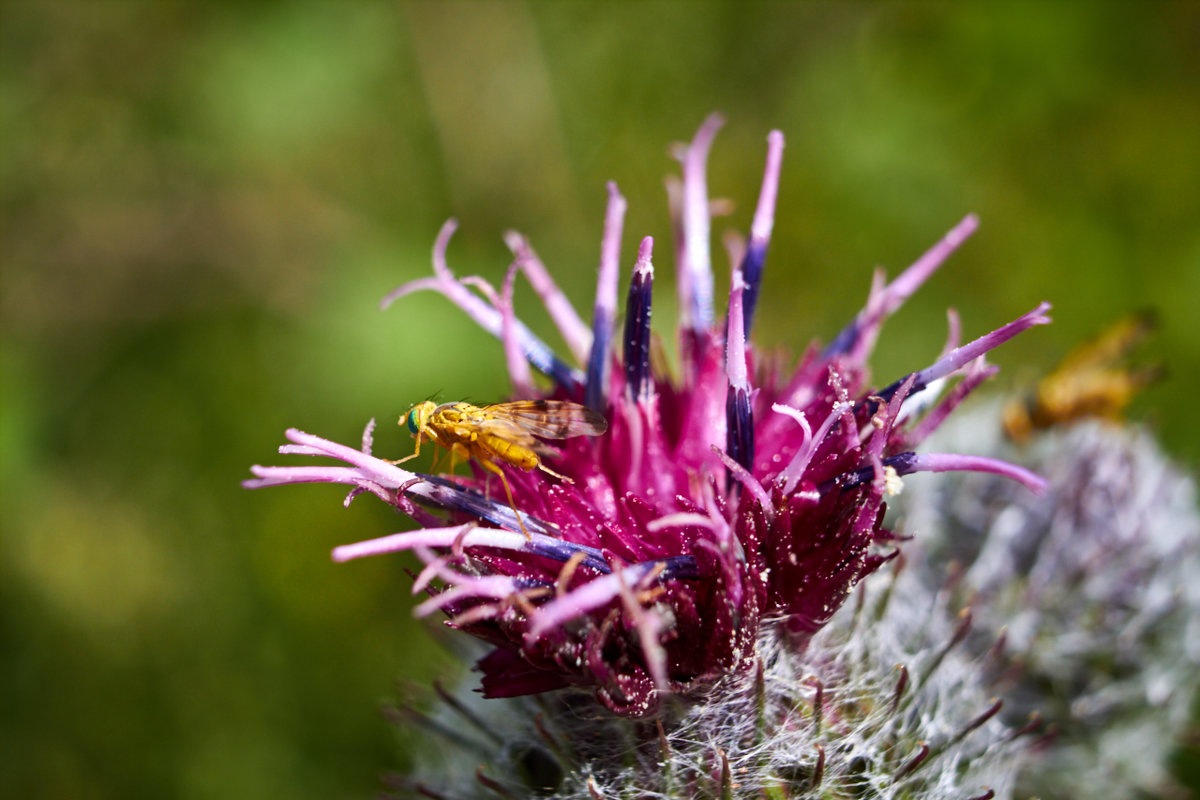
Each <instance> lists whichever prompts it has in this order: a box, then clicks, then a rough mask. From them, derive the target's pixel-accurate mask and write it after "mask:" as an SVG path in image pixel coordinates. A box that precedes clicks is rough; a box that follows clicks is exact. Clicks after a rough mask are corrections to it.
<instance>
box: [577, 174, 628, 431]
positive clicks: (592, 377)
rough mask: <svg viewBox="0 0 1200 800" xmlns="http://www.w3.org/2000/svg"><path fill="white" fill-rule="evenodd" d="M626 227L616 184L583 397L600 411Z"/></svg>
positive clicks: (602, 253) (606, 223)
mask: <svg viewBox="0 0 1200 800" xmlns="http://www.w3.org/2000/svg"><path fill="white" fill-rule="evenodd" d="M624 224H625V198H624V197H622V196H621V193H620V192H618V191H617V185H616V184H615V183H611V182H610V183H609V184H608V211H607V212H606V213H605V216H604V238H603V239H602V240H601V243H600V279H599V280H598V281H597V282H596V306H595V310H594V313H593V315H592V352H591V354H590V355H589V356H588V364H587V385H586V386H585V387H584V394H583V397H584V400H583V404H584V405H585V406H587V407H588V408H591V409H595V410H596V411H600V412H603V411H604V406H605V404H606V402H607V399H606V398H607V395H608V375H609V368H610V362H609V353H610V352H611V349H612V334H613V317H614V316H615V314H616V308H617V276H618V274H619V271H620V262H621V229H622V227H623V226H624Z"/></svg>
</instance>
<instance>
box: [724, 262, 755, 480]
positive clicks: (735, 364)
mask: <svg viewBox="0 0 1200 800" xmlns="http://www.w3.org/2000/svg"><path fill="white" fill-rule="evenodd" d="M745 293H746V282H745V281H744V280H743V279H742V273H741V271H740V270H734V272H733V288H732V289H730V291H729V317H728V325H729V328H728V331H727V333H726V341H725V374H726V375H727V377H728V380H729V389H728V390H727V391H726V394H725V451H726V452H727V453H729V457H730V458H732V459H733V460H734V461H736V462H737V463H739V464H741V465H742V466H743V467H745V468H746V469H747V470H750V469H753V467H754V413H753V411H752V410H751V409H750V381H749V377H748V376H747V371H746V335H745V329H744V328H743V327H742V321H743V320H744V319H745V317H744V314H743V309H744V306H743V302H744V297H745Z"/></svg>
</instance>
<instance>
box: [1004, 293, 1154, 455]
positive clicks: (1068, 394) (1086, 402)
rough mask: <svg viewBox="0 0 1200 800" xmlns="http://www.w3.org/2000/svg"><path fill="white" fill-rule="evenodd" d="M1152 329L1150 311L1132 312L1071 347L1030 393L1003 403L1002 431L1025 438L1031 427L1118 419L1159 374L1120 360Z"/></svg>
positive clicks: (1011, 437)
mask: <svg viewBox="0 0 1200 800" xmlns="http://www.w3.org/2000/svg"><path fill="white" fill-rule="evenodd" d="M1153 328H1154V320H1153V317H1152V315H1151V314H1150V313H1148V312H1143V313H1140V314H1132V315H1130V316H1127V317H1123V318H1122V319H1119V320H1117V321H1116V322H1115V323H1113V324H1112V325H1111V326H1109V327H1108V328H1106V329H1105V330H1104V331H1102V332H1101V333H1100V334H1099V335H1098V336H1096V337H1095V338H1094V339H1092V340H1090V341H1087V342H1084V343H1083V344H1082V345H1080V346H1079V347H1077V348H1075V349H1074V350H1072V351H1071V352H1070V353H1068V354H1067V357H1066V358H1064V359H1063V360H1062V363H1060V364H1059V365H1058V366H1057V367H1055V368H1054V370H1053V371H1052V372H1051V373H1050V374H1049V375H1047V376H1046V377H1044V378H1042V379H1041V380H1040V381H1038V384H1037V386H1036V387H1035V388H1034V391H1033V393H1032V394H1031V395H1030V396H1029V397H1027V398H1024V399H1021V400H1014V401H1012V402H1010V403H1009V404H1008V405H1007V406H1006V407H1005V409H1004V432H1005V433H1006V434H1008V437H1009V438H1010V439H1012V440H1013V441H1015V442H1024V441H1026V440H1027V439H1028V438H1029V436H1030V435H1031V434H1032V433H1033V431H1035V430H1040V429H1044V428H1050V427H1053V426H1055V425H1064V424H1067V423H1070V422H1073V421H1075V420H1077V419H1082V418H1084V417H1101V418H1104V419H1117V418H1119V417H1120V415H1121V412H1122V411H1123V410H1124V409H1125V406H1127V405H1129V402H1130V401H1131V400H1132V399H1133V398H1134V396H1135V395H1136V394H1137V393H1138V391H1140V390H1141V389H1142V388H1143V387H1145V386H1146V384H1148V383H1150V382H1152V381H1153V380H1155V379H1156V378H1158V377H1159V375H1160V374H1161V373H1162V370H1161V368H1160V367H1154V366H1152V367H1142V368H1140V369H1133V368H1131V367H1128V366H1126V365H1123V364H1121V363H1120V362H1121V360H1122V359H1123V358H1124V357H1125V356H1126V355H1128V353H1129V352H1130V351H1131V350H1132V349H1133V347H1134V346H1135V345H1136V344H1137V343H1138V342H1140V341H1141V340H1142V339H1143V338H1145V336H1146V334H1148V333H1149V332H1150V331H1151V330H1152V329H1153Z"/></svg>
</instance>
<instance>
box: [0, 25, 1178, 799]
mask: <svg viewBox="0 0 1200 800" xmlns="http://www.w3.org/2000/svg"><path fill="white" fill-rule="evenodd" d="M713 110H721V111H722V112H724V113H725V115H726V117H727V119H728V123H727V125H726V127H725V129H724V130H723V131H722V132H721V134H720V136H719V137H718V139H717V142H716V146H715V148H714V151H713V155H712V160H711V171H710V175H711V178H710V188H711V190H712V192H713V194H714V195H719V196H728V197H730V198H733V199H734V200H736V201H737V204H738V205H737V208H736V210H735V212H734V213H733V215H732V216H731V217H729V218H726V219H723V220H719V221H718V223H717V224H716V225H715V230H716V231H717V232H720V231H721V230H723V229H724V228H726V227H735V228H738V229H740V230H743V231H744V230H746V228H747V227H748V223H749V218H750V214H751V212H752V210H753V204H754V200H755V197H756V193H757V190H758V184H759V180H760V175H761V169H762V160H763V155H764V149H765V136H766V133H767V131H768V130H769V129H770V128H774V127H778V128H781V129H782V130H783V131H784V132H785V134H786V135H787V151H786V154H785V161H784V172H783V182H782V195H781V198H780V202H779V216H778V223H777V226H776V230H775V238H774V243H773V248H772V252H771V258H770V262H769V265H768V277H767V280H768V289H767V291H766V293H765V295H764V296H763V298H762V301H761V305H760V311H759V320H760V322H759V327H758V331H757V335H758V339H759V341H760V342H762V343H766V344H770V345H786V346H788V347H791V348H793V349H799V348H800V347H802V346H803V345H804V344H806V343H807V342H808V341H809V340H810V339H811V338H812V337H814V336H819V337H824V338H826V339H827V338H828V337H829V336H831V335H832V334H833V333H834V332H835V331H836V330H837V329H838V327H839V326H840V325H841V324H842V323H843V322H844V321H845V320H846V319H848V318H849V316H850V315H851V314H852V313H853V312H854V310H855V309H857V308H858V306H859V304H860V303H861V302H862V300H863V298H864V297H865V294H866V289H867V286H868V283H869V279H870V273H871V269H872V268H873V267H874V266H876V265H884V266H886V267H887V268H888V269H889V270H890V271H891V273H892V274H895V272H896V271H898V270H899V269H901V268H903V267H904V266H906V265H907V264H908V263H909V262H910V261H911V260H912V259H914V258H915V257H916V256H917V255H919V254H920V253H921V252H922V251H923V250H924V249H925V248H926V247H927V246H928V245H930V244H931V243H933V242H934V241H935V240H936V239H937V238H938V237H940V236H941V235H942V234H943V233H944V232H945V231H946V230H947V229H949V228H950V227H951V226H952V225H953V224H954V223H956V222H957V221H958V220H959V219H960V218H961V217H962V216H963V215H964V214H966V213H967V212H972V211H973V212H977V213H978V214H979V215H980V216H981V218H982V228H981V230H980V232H979V233H978V234H977V235H976V236H975V237H974V238H973V239H972V240H971V241H970V242H969V243H968V244H967V246H966V247H965V248H964V249H963V250H962V251H961V252H960V253H959V254H958V255H956V256H955V257H954V258H953V260H952V261H951V262H950V263H949V265H948V266H947V267H946V268H945V269H944V271H943V272H942V273H941V274H939V275H937V276H936V277H935V278H934V279H933V280H932V281H931V282H930V284H929V285H928V286H927V287H926V288H925V289H923V290H922V292H921V293H919V294H918V295H917V296H916V297H915V298H914V299H913V300H912V302H911V303H910V304H909V305H908V306H907V307H906V308H905V309H904V310H902V311H901V313H900V314H899V315H897V318H896V319H895V320H894V321H893V322H892V324H891V325H890V326H889V327H888V328H887V329H886V335H885V338H884V339H883V341H882V342H881V346H880V350H879V353H878V355H877V358H876V361H875V366H876V370H877V376H878V378H879V380H880V381H881V382H885V381H888V380H890V379H891V378H893V377H895V376H897V375H899V374H901V373H902V372H904V371H906V370H910V369H914V368H917V367H920V366H923V365H925V364H926V363H928V362H929V361H930V360H931V359H932V358H933V357H934V356H935V355H936V353H937V351H938V349H939V348H940V346H941V343H942V341H943V338H944V335H945V317H944V309H945V308H946V307H947V306H951V305H952V306H955V307H956V308H958V309H959V311H960V312H961V314H962V317H963V321H964V332H965V335H967V336H968V337H972V336H975V335H978V334H980V333H982V332H984V331H986V330H990V329H992V328H994V327H996V326H997V325H999V324H1000V323H1002V322H1004V321H1007V320H1009V319H1011V318H1013V317H1015V316H1017V315H1018V314H1020V313H1022V312H1024V311H1026V310H1028V309H1029V308H1031V307H1032V306H1033V305H1034V304H1035V303H1037V302H1038V301H1040V300H1043V299H1047V300H1051V301H1053V302H1054V304H1055V311H1054V316H1055V319H1056V322H1055V324H1054V325H1053V326H1051V327H1049V328H1040V329H1037V330H1036V331H1034V332H1031V333H1029V334H1027V335H1025V336H1023V337H1020V338H1019V339H1018V340H1017V341H1014V342H1013V343H1011V344H1009V345H1006V346H1005V347H1004V348H1003V349H1002V350H1001V351H1000V352H998V353H997V354H996V356H995V359H994V360H995V361H996V362H997V363H999V364H1000V365H1001V366H1002V367H1003V368H1004V372H1003V373H1002V377H1001V379H1000V380H999V381H998V382H997V386H998V387H1001V388H1003V387H1005V386H1008V387H1012V386H1016V385H1020V384H1021V382H1022V381H1024V380H1028V379H1029V378H1030V376H1032V375H1035V374H1037V373H1038V371H1039V370H1043V369H1045V368H1047V367H1049V366H1050V365H1052V364H1053V363H1054V362H1055V361H1056V360H1057V359H1058V358H1059V357H1060V356H1061V355H1062V354H1063V353H1064V352H1065V351H1066V350H1067V349H1068V348H1069V347H1070V345H1071V344H1072V343H1074V342H1077V341H1079V340H1080V339H1081V338H1082V337H1085V336H1086V335H1088V334H1090V333H1092V332H1094V331H1095V330H1097V329H1098V328H1100V327H1102V326H1104V325H1105V324H1107V323H1108V322H1110V321H1111V320H1113V319H1114V318H1116V317H1117V316H1119V315H1121V314H1124V313H1126V312H1129V311H1131V310H1134V309H1137V308H1141V307H1147V306H1148V307H1154V308H1156V309H1157V310H1158V312H1159V314H1160V319H1161V321H1162V327H1161V331H1160V332H1159V334H1158V335H1157V336H1156V337H1155V339H1154V340H1153V342H1151V343H1150V344H1149V346H1148V347H1147V348H1146V350H1147V358H1148V359H1150V360H1161V361H1163V362H1165V363H1166V364H1167V365H1168V367H1169V370H1170V377H1169V378H1168V379H1167V380H1166V381H1165V382H1163V383H1162V384H1160V385H1158V386H1155V387H1154V388H1152V389H1151V390H1150V391H1148V392H1147V393H1146V394H1145V395H1144V396H1143V398H1141V400H1140V401H1139V402H1138V405H1137V407H1136V409H1135V416H1137V417H1139V418H1142V419H1146V420H1147V421H1148V422H1149V423H1150V424H1152V425H1153V426H1155V427H1156V428H1157V429H1158V430H1159V431H1160V432H1161V434H1162V437H1163V440H1164V443H1165V445H1166V447H1167V448H1168V449H1169V450H1170V451H1171V452H1172V453H1173V454H1175V455H1176V456H1177V457H1178V458H1180V459H1181V460H1183V461H1184V462H1185V463H1187V464H1189V465H1195V464H1196V463H1197V461H1198V459H1200V426H1197V425H1195V424H1194V423H1193V419H1194V414H1195V405H1196V401H1195V386H1196V383H1195V380H1194V376H1195V375H1196V374H1197V367H1198V365H1200V315H1197V314H1196V313H1195V308H1194V306H1195V304H1196V298H1197V297H1198V296H1200V225H1198V224H1197V211H1198V208H1200V205H1198V203H1197V200H1198V199H1200V189H1197V187H1198V186H1200V147H1198V143H1200V8H1198V7H1197V6H1196V5H1194V4H1179V5H1136V6H1134V5H1127V6H1126V5H1099V4H1077V5H1066V4H1063V5H1056V4H1044V3H1033V4H1015V3H1013V4H1004V5H990V6H975V5H949V4H946V5H939V4H931V3H922V4H905V3H891V4H850V3H836V4H770V5H768V4H739V5H734V4H701V3H666V2H643V3H625V4H591V3H575V4H565V3H564V4H542V5H539V4H519V3H508V4H480V3H460V2H448V3H428V4H416V5H406V4H391V3H375V2H372V3H264V4H259V5H251V6H248V7H243V6H242V5H241V4H234V3H228V4H222V3H209V4H173V3H55V2H49V3H31V4H18V3H8V4H5V5H3V6H2V7H0V203H2V204H3V206H2V219H3V229H2V234H0V258H2V263H3V275H2V277H3V283H2V287H3V288H2V294H0V303H2V306H0V307H2V309H3V313H2V326H3V328H2V330H3V349H2V352H0V368H2V370H3V373H2V380H3V395H2V397H3V416H2V423H0V424H2V438H0V455H2V461H0V490H2V491H3V499H2V513H3V538H2V539H0V594H2V598H0V601H2V605H0V608H2V612H0V613H2V615H3V621H2V623H0V637H2V638H0V647H3V653H2V662H0V663H2V666H0V669H2V673H0V683H2V685H3V691H2V693H0V698H2V703H3V706H2V712H0V775H3V776H4V777H3V778H2V779H0V783H3V784H4V788H5V794H7V795H9V796H13V797H27V796H43V797H74V798H136V797H155V798H157V797H182V798H217V797H220V798H260V797H271V796H273V797H289V798H329V797H362V796H366V795H368V794H370V793H371V792H372V791H374V790H375V788H376V787H377V775H378V773H379V772H381V771H382V770H384V769H388V768H400V769H402V768H403V767H404V765H405V763H406V759H407V758H408V756H407V754H406V747H407V746H408V745H409V744H410V743H411V737H406V736H404V735H402V734H401V735H398V734H396V733H395V732H394V731H393V730H391V729H390V728H389V727H388V726H387V725H386V724H385V723H384V722H383V721H382V720H381V719H380V718H379V716H378V712H377V707H378V703H379V701H380V700H382V699H383V698H386V697H388V696H391V695H393V694H394V691H395V690H394V688H393V680H394V679H395V678H396V677H397V676H403V678H404V679H405V680H409V681H412V682H414V683H415V684H416V685H422V684H424V683H426V682H428V681H429V680H430V679H431V678H432V677H433V676H435V675H437V674H439V673H443V672H447V671H451V670H453V665H454V663H455V661H454V659H453V658H452V657H451V656H449V655H447V654H446V651H445V649H444V648H442V647H440V646H438V645H436V644H434V643H433V642H434V639H435V637H436V636H437V631H436V629H433V630H432V631H431V629H430V627H429V626H424V625H422V624H419V623H417V622H415V621H413V620H412V618H411V614H410V609H411V606H412V601H411V600H410V599H409V597H408V593H409V586H410V581H409V578H408V577H407V576H406V575H405V574H404V567H405V565H406V564H408V563H409V562H407V561H405V560H403V559H401V558H380V559H374V560H369V561H366V562H361V563H353V564H349V565H344V566H336V567H335V566H334V565H332V564H331V563H330V560H329V555H328V552H329V549H330V548H331V547H332V546H334V545H336V544H339V543H344V542H348V541H354V540H358V539H362V538H368V537H371V536H375V535H382V534H385V533H389V532H392V531H394V530H397V529H399V528H400V527H402V525H403V523H402V521H401V520H400V519H399V518H397V517H396V516H394V515H393V514H391V513H389V512H388V511H387V510H386V509H384V508H382V507H381V504H379V503H376V502H374V501H373V500H371V499H364V500H362V501H360V502H359V503H356V504H355V505H354V506H352V507H351V508H350V509H349V510H344V509H343V508H342V506H341V499H342V494H343V493H342V492H341V491H340V490H338V489H335V488H327V487H288V488H283V489H274V490H269V491H264V492H246V491H243V490H242V489H241V488H239V485H238V483H239V481H240V480H241V479H243V478H244V477H246V476H247V474H248V473H247V467H248V466H249V465H250V464H252V463H277V459H278V458H279V457H278V456H276V455H273V453H274V449H275V447H276V446H277V445H278V444H280V443H281V442H282V440H283V430H284V428H286V427H288V426H297V427H300V428H302V429H305V430H308V431H311V432H314V433H320V434H323V435H326V436H329V437H331V438H334V439H338V440H341V441H347V442H355V441H357V439H358V437H359V434H360V431H361V428H362V426H363V424H364V422H365V421H366V420H367V419H369V418H371V417H376V418H378V419H379V420H380V423H381V424H380V431H379V434H378V435H377V437H376V450H377V452H381V453H385V454H386V453H392V454H396V455H400V454H403V453H405V452H407V451H408V448H409V447H411V442H410V440H408V439H407V437H405V436H403V435H402V434H401V432H400V431H399V430H398V429H396V427H395V426H394V424H393V423H394V420H395V419H396V418H397V417H398V416H399V414H401V413H402V412H403V411H405V410H406V409H407V408H408V407H409V405H410V404H411V403H412V402H414V401H416V400H420V399H423V398H425V397H426V396H429V395H431V394H434V393H437V392H440V393H441V396H442V397H445V398H474V399H480V400H486V399H492V398H499V397H501V396H502V395H503V394H504V392H505V391H506V381H505V377H504V369H503V360H502V356H501V351H500V348H499V346H498V345H496V344H495V343H493V342H492V341H491V340H490V339H489V338H488V337H487V336H486V335H485V334H482V333H480V332H478V331H477V330H475V329H474V327H473V326H472V325H471V324H469V323H468V322H467V321H466V320H465V318H464V317H463V316H462V315H461V314H459V313H457V312H456V311H455V310H453V309H452V308H451V307H450V305H449V304H448V303H447V302H446V301H444V300H443V299H441V298H439V297H437V296H434V295H418V296H414V297H410V298H407V299H405V300H403V301H401V302H400V303H399V304H397V305H395V306H393V307H392V308H391V309H390V310H388V311H387V312H386V313H381V312H380V311H379V310H378V307H377V301H378V300H379V298H380V297H382V296H383V294H384V293H386V292H387V291H388V290H389V289H391V288H393V287H394V286H395V285H397V284H399V283H401V282H403V281H406V280H409V279H411V278H414V277H417V276H422V275H425V274H427V273H428V271H429V250H430V246H431V244H432V242H433V238H434V235H435V233H436V231H437V228H438V226H439V225H440V224H441V223H442V221H443V220H444V219H446V218H447V217H449V216H457V217H458V218H459V219H460V220H461V222H462V227H461V229H460V232H459V233H458V234H457V236H456V238H455V240H454V242H453V244H452V245H451V248H450V259H451V264H452V266H453V267H454V268H455V269H456V270H457V271H459V272H460V273H461V274H471V273H480V274H482V275H484V276H486V277H488V278H490V279H492V280H493V281H497V282H498V281H499V279H500V277H501V275H502V274H503V270H504V268H505V266H506V265H507V263H508V254H507V251H506V249H505V248H504V246H503V243H502V241H501V238H500V237H501V233H502V231H503V230H504V229H506V228H509V227H512V228H516V229H519V230H520V231H522V232H524V233H525V234H527V235H529V236H530V237H531V238H532V240H533V242H534V245H535V247H537V248H538V251H539V253H540V254H541V255H542V257H543V259H544V260H545V261H546V263H547V264H548V265H549V266H550V268H551V269H552V271H553V272H554V273H555V275H556V276H557V277H558V279H559V280H560V281H561V283H562V284H563V286H564V288H565V289H566V291H567V292H568V293H569V295H570V296H571V297H572V298H573V299H574V300H575V302H576V304H577V306H578V307H579V308H580V309H581V310H582V309H588V308H590V304H591V291H592V286H593V279H594V274H595V266H596V263H597V259H598V243H599V238H600V230H601V220H602V214H603V207H604V200H605V194H604V181H606V180H608V179H613V180H616V181H617V182H618V183H619V185H620V187H621V189H622V191H623V192H624V194H625V195H626V196H627V197H628V199H629V215H628V218H627V225H626V235H625V242H624V251H623V261H624V263H625V264H626V265H631V264H632V261H633V256H634V252H635V247H636V242H637V240H638V239H639V238H640V237H641V236H643V235H645V234H653V235H655V236H656V238H657V239H658V241H659V242H660V247H659V249H658V255H659V258H658V268H659V276H660V278H661V279H662V284H661V291H660V293H659V295H658V298H657V303H658V306H657V307H656V312H658V315H657V320H658V322H659V323H660V324H661V326H662V327H661V329H662V330H664V331H665V330H667V329H668V326H669V322H670V319H671V315H672V313H673V311H672V304H673V302H674V297H673V291H671V290H670V289H669V285H670V284H669V280H670V276H671V264H670V259H669V252H670V248H669V247H668V246H666V243H667V241H668V239H669V224H668V218H667V214H666V203H665V198H664V192H663V188H662V179H663V176H664V175H665V174H667V173H671V172H674V171H675V165H674V163H673V162H672V161H671V160H670V159H669V158H668V155H667V147H668V143H670V142H672V141H676V140H681V139H686V138H688V137H690V136H691V134H692V133H693V132H694V130H695V128H696V126H697V125H698V124H699V123H700V121H701V120H702V119H703V118H704V116H705V115H706V114H708V113H709V112H710V111H713ZM716 261H717V263H718V271H719V274H718V277H717V281H718V287H723V286H724V285H726V283H725V282H726V280H727V275H728V268H727V266H726V265H725V264H724V259H723V258H722V257H721V256H720V255H719V254H718V256H717V258H716ZM519 292H521V293H522V294H523V296H521V297H519V298H518V310H519V311H520V312H521V313H522V314H523V316H525V317H526V318H527V319H528V320H529V322H530V323H531V324H532V325H533V326H534V327H535V328H537V329H538V330H541V331H544V332H546V333H547V335H548V336H552V334H551V332H550V331H551V329H550V328H549V326H548V325H546V323H545V320H544V317H543V316H542V315H541V314H540V313H539V310H538V309H537V306H536V303H533V302H530V301H529V295H531V292H529V291H528V288H527V287H524V286H521V287H519ZM555 341H556V340H555ZM434 628H436V626H434ZM431 632H432V634H433V635H431ZM1183 768H1184V769H1187V768H1188V765H1187V764H1186V763H1184V765H1183Z"/></svg>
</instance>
